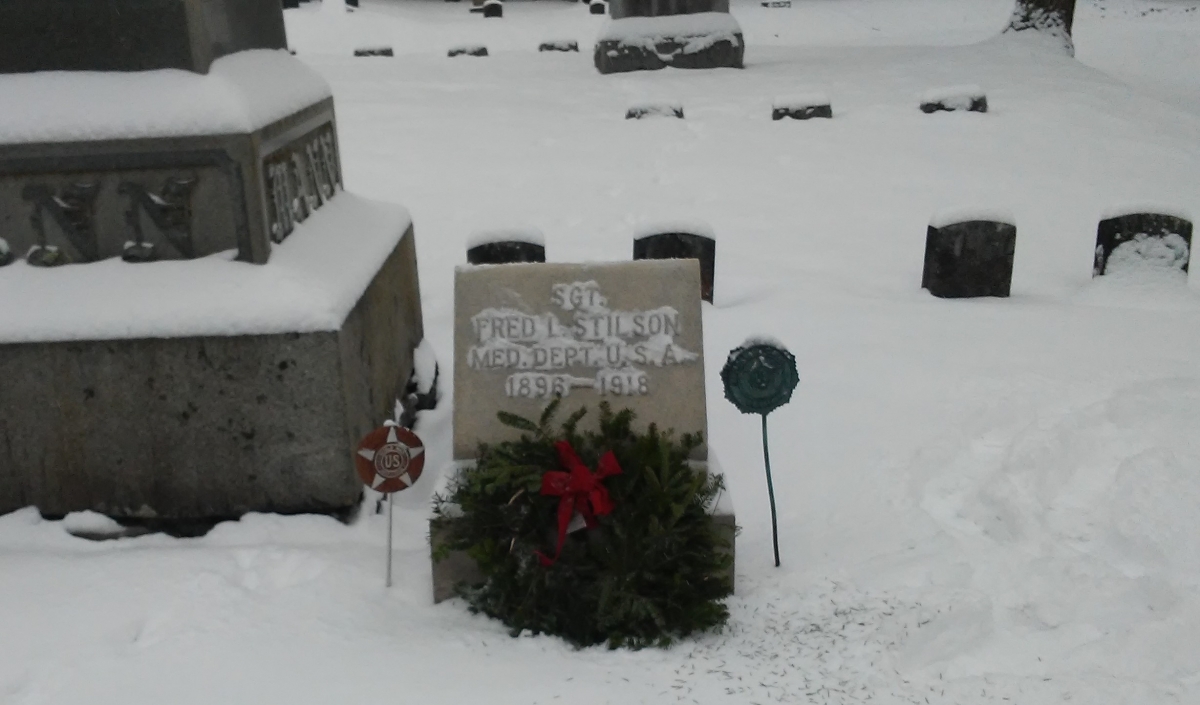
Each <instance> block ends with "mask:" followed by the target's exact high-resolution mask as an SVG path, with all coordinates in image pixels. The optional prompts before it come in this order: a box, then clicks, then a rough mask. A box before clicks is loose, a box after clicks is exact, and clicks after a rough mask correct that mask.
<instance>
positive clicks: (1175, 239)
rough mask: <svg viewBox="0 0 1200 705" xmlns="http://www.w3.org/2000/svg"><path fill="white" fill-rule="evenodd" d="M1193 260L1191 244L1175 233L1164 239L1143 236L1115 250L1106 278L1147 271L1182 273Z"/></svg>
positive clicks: (1136, 236)
mask: <svg viewBox="0 0 1200 705" xmlns="http://www.w3.org/2000/svg"><path fill="white" fill-rule="evenodd" d="M1190 256H1191V251H1190V249H1189V248H1188V243H1187V240H1184V239H1183V238H1182V237H1181V236H1179V235H1177V234H1175V233H1167V234H1166V235H1162V236H1159V235H1154V236H1149V235H1146V234H1144V233H1139V234H1137V235H1134V237H1133V239H1132V240H1126V241H1125V242H1122V243H1121V244H1120V245H1117V246H1116V247H1115V248H1113V251H1112V252H1111V253H1109V255H1108V262H1107V263H1106V264H1105V267H1104V272H1105V275H1106V276H1108V275H1113V274H1116V275H1124V274H1129V273H1139V274H1140V273H1141V272H1142V270H1146V269H1149V270H1156V269H1167V270H1172V271H1180V272H1181V271H1183V268H1184V267H1185V266H1187V263H1188V259H1189V258H1190Z"/></svg>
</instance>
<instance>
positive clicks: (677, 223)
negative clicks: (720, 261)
mask: <svg viewBox="0 0 1200 705" xmlns="http://www.w3.org/2000/svg"><path fill="white" fill-rule="evenodd" d="M662 233H690V234H692V235H700V236H702V237H706V238H709V239H711V240H715V239H716V238H717V236H716V233H714V232H713V229H712V226H710V225H709V224H708V223H705V222H703V221H699V220H687V219H675V220H647V221H644V222H640V223H638V224H637V226H636V227H634V229H633V239H634V240H640V239H642V238H644V237H649V236H651V235H660V234H662Z"/></svg>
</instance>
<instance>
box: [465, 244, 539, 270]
mask: <svg viewBox="0 0 1200 705" xmlns="http://www.w3.org/2000/svg"><path fill="white" fill-rule="evenodd" d="M545 261H546V246H545V245H543V244H541V243H539V242H527V241H525V240H515V239H509V240H495V241H492V242H481V243H479V244H478V245H475V246H473V247H470V248H468V249H467V262H468V263H470V264H514V263H517V262H545Z"/></svg>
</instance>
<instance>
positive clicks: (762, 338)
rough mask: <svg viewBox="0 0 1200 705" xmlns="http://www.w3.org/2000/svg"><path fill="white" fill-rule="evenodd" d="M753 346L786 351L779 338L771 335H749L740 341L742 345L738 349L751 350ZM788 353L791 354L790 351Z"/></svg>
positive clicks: (786, 347)
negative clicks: (765, 346) (766, 346)
mask: <svg viewBox="0 0 1200 705" xmlns="http://www.w3.org/2000/svg"><path fill="white" fill-rule="evenodd" d="M755 345H770V346H771V347H773V348H782V349H784V350H788V346H786V345H784V344H783V342H782V341H780V340H779V338H776V337H775V336H773V335H762V334H759V335H751V336H749V337H747V338H746V339H745V340H743V341H742V344H741V345H739V346H738V348H752V347H754V346H755ZM736 349H737V348H735V350H736ZM788 352H791V351H790V350H788Z"/></svg>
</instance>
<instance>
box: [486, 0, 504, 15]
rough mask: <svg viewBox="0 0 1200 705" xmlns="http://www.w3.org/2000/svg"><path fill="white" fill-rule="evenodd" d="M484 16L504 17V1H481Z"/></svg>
mask: <svg viewBox="0 0 1200 705" xmlns="http://www.w3.org/2000/svg"><path fill="white" fill-rule="evenodd" d="M483 16H484V17H504V3H502V2H501V1H500V0H487V2H485V3H483Z"/></svg>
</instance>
